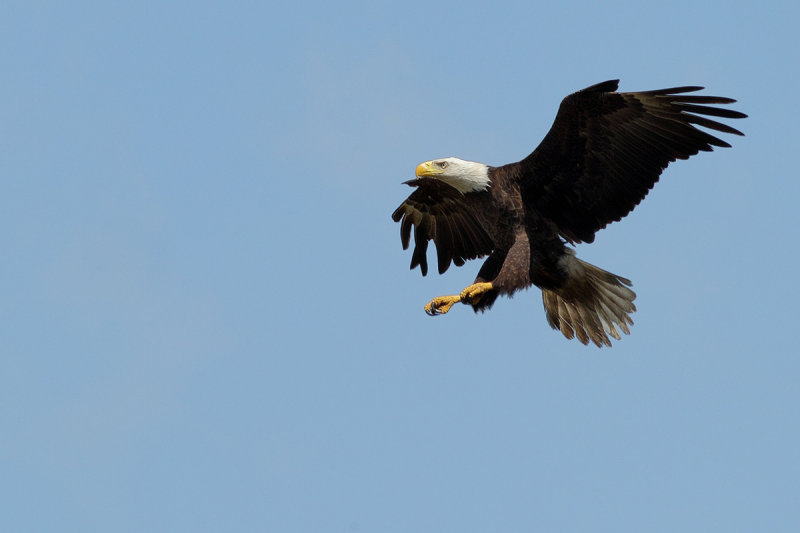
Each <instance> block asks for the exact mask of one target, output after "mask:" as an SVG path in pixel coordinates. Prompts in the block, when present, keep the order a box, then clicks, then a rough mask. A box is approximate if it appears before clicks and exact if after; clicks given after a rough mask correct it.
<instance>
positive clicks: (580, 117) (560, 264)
mask: <svg viewBox="0 0 800 533" xmlns="http://www.w3.org/2000/svg"><path fill="white" fill-rule="evenodd" d="M618 85H619V80H609V81H606V82H603V83H598V84H596V85H592V86H591V87H587V88H586V89H583V90H582V91H578V92H576V93H573V94H571V95H569V96H567V97H566V98H564V100H563V101H562V102H561V106H560V107H559V110H558V114H557V115H556V118H555V121H554V122H553V125H552V127H551V128H550V131H549V132H548V133H547V135H546V136H545V138H544V140H543V141H542V142H541V144H540V145H539V146H538V147H537V148H536V149H535V150H534V151H533V152H532V153H531V154H530V155H529V156H527V157H526V158H525V159H523V160H521V161H519V162H516V163H511V164H507V165H503V166H500V167H491V166H488V165H484V164H482V163H476V162H473V161H465V160H463V159H458V158H455V157H447V158H444V159H434V160H432V161H426V162H424V163H422V164H420V165H419V166H418V167H417V169H416V178H415V179H413V180H410V181H406V182H404V183H405V184H407V185H410V186H412V187H415V190H414V192H412V193H411V195H410V196H409V197H408V198H406V200H405V201H404V202H403V203H402V204H401V205H400V206H399V207H398V208H397V209H396V210H395V211H394V213H392V219H393V220H394V221H395V222H400V239H401V242H402V244H403V249H408V246H409V240H410V237H411V231H412V229H413V231H414V251H413V253H412V255H411V268H412V269H413V268H415V267H417V266H419V267H420V270H421V271H422V275H423V276H424V275H426V274H427V272H428V261H427V257H426V252H427V248H428V242H429V241H430V240H433V242H434V243H435V245H436V253H437V260H438V268H439V273H440V274H442V273H444V272H445V271H446V270H447V269H448V267H449V266H450V264H451V262H452V263H455V264H456V266H462V265H463V264H464V263H465V261H467V260H469V259H475V258H479V257H484V256H486V257H487V258H486V260H485V261H484V263H483V265H482V266H481V268H480V271H479V272H478V276H477V277H476V278H475V282H474V283H473V284H472V285H470V286H468V287H466V288H465V289H464V290H463V291H461V293H460V294H458V295H454V296H439V297H437V298H434V299H433V300H431V301H430V302H429V303H428V304H427V305H426V306H425V311H426V312H427V313H428V314H429V315H439V314H444V313H447V312H448V311H449V310H450V308H451V307H452V306H453V305H454V304H455V303H458V302H461V303H464V304H468V305H471V306H472V308H473V309H474V310H475V312H478V311H485V310H487V309H489V308H490V307H491V306H492V304H494V302H495V300H496V299H497V297H498V296H499V295H508V296H510V295H512V294H513V293H514V292H516V291H518V290H519V289H522V288H526V287H529V286H530V285H536V286H537V287H539V288H540V289H541V290H542V298H543V301H544V309H545V313H546V316H547V322H548V323H549V324H550V326H551V327H552V328H553V329H557V330H560V331H561V333H563V334H564V336H565V337H567V338H568V339H572V338H573V337H577V338H578V340H579V341H580V342H582V343H583V344H588V343H589V341H591V342H593V343H594V344H596V345H597V346H600V347H601V346H603V345H606V346H611V341H610V340H609V336H611V337H613V338H615V339H617V340H619V339H620V333H619V332H620V330H621V331H623V332H624V333H625V334H630V329H629V326H631V325H633V320H632V319H631V316H630V314H631V313H633V312H634V311H636V307H635V306H634V304H633V300H634V299H635V298H636V294H635V293H634V292H633V291H632V290H631V289H630V287H631V282H630V280H628V279H626V278H623V277H622V276H617V275H616V274H612V273H610V272H607V271H605V270H603V269H601V268H598V267H596V266H594V265H591V264H589V263H586V262H585V261H581V260H580V259H578V258H577V257H575V252H574V250H573V249H572V248H569V247H567V244H569V245H574V244H577V243H584V242H585V243H590V242H592V241H594V236H595V232H597V231H598V230H601V229H603V228H605V227H606V226H607V225H608V224H610V223H611V222H615V221H618V220H621V219H622V218H623V217H624V216H626V215H627V214H628V213H630V212H631V211H632V210H633V208H634V207H635V206H636V205H637V204H639V202H641V201H642V199H643V198H644V197H645V196H646V195H647V193H648V192H649V191H650V189H651V188H652V187H653V185H654V184H655V183H656V181H658V177H659V175H660V174H661V172H662V171H663V170H664V169H665V168H666V167H667V165H669V164H670V163H671V162H672V161H675V160H676V159H688V158H689V157H690V156H693V155H695V154H697V153H698V152H699V151H706V152H710V151H712V147H713V146H717V147H730V145H729V144H728V143H726V142H725V141H723V140H721V139H718V138H717V137H714V136H713V135H710V134H709V133H707V132H705V131H702V130H700V129H698V128H696V127H695V126H701V127H703V128H707V129H710V130H716V131H720V132H724V133H731V134H734V135H743V134H742V132H740V131H738V130H736V129H734V128H732V127H730V126H728V125H726V124H722V123H720V122H717V121H715V120H711V119H709V118H706V117H705V116H703V115H707V116H713V117H722V118H729V119H736V118H745V117H746V116H747V115H745V114H743V113H739V112H738V111H732V110H730V109H724V108H719V107H712V106H708V105H705V104H730V103H733V102H735V101H736V100H733V99H731V98H724V97H720V96H703V95H696V94H687V93H692V92H695V91H699V90H701V89H703V87H674V88H670V89H661V90H655V91H645V92H629V93H618V92H616V90H617V87H618Z"/></svg>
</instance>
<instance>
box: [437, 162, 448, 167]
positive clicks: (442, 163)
mask: <svg viewBox="0 0 800 533" xmlns="http://www.w3.org/2000/svg"><path fill="white" fill-rule="evenodd" d="M436 164H437V165H439V168H447V161H439V162H437V163H436Z"/></svg>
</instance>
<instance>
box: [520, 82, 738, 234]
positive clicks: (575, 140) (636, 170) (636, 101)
mask: <svg viewBox="0 0 800 533" xmlns="http://www.w3.org/2000/svg"><path fill="white" fill-rule="evenodd" d="M618 84H619V80H610V81H606V82H603V83H599V84H597V85H593V86H591V87H588V88H586V89H584V90H582V91H578V92H576V93H573V94H571V95H569V96H567V97H566V98H564V100H563V101H562V102H561V107H560V108H559V110H558V115H557V116H556V119H555V122H554V123H553V126H552V127H551V128H550V131H549V132H548V134H547V135H546V136H545V138H544V140H543V141H542V143H541V144H540V145H539V147H538V148H536V150H534V151H533V153H532V154H531V155H529V156H528V157H527V158H525V159H524V160H522V161H521V162H520V165H521V169H520V170H521V178H520V185H521V192H522V196H523V201H524V202H525V205H526V206H529V207H532V208H535V209H536V210H537V211H539V212H540V213H541V214H543V215H544V216H546V217H547V218H549V219H550V220H551V221H553V222H554V223H555V224H556V225H557V226H558V228H559V232H560V233H561V235H562V236H563V237H564V238H565V239H567V240H569V241H571V242H581V241H583V242H592V241H593V240H594V233H595V232H596V231H597V230H600V229H602V228H604V227H606V225H608V224H609V223H611V222H614V221H618V220H620V219H621V218H622V217H624V216H625V215H627V214H628V213H630V212H631V211H632V210H633V208H634V207H636V205H637V204H638V203H639V202H641V201H642V199H643V198H644V197H645V196H646V195H647V193H648V191H649V190H650V189H651V188H652V187H653V185H654V184H655V183H656V181H658V177H659V175H660V174H661V172H662V171H663V170H664V169H665V168H666V167H667V165H669V163H670V162H672V161H675V160H676V159H687V158H689V157H690V156H692V155H694V154H696V153H698V152H699V151H701V150H702V151H711V150H712V147H713V146H718V147H730V145H729V144H728V143H726V142H725V141H722V140H720V139H718V138H716V137H714V136H713V135H710V134H708V133H706V132H704V131H702V130H700V129H698V128H696V127H695V126H702V127H704V128H708V129H711V130H716V131H720V132H724V133H732V134H735V135H743V134H742V132H740V131H738V130H736V129H734V128H732V127H730V126H728V125H726V124H722V123H720V122H717V121H715V120H711V119H708V118H706V117H704V116H702V115H710V116H714V117H722V118H745V117H746V116H747V115H745V114H743V113H739V112H738V111H731V110H729V109H722V108H719V107H711V106H708V105H705V104H730V103H733V102H735V101H736V100H733V99H731V98H724V97H720V96H701V95H689V94H685V93H690V92H694V91H698V90H700V89H702V87H674V88H671V89H661V90H656V91H646V92H632V93H617V92H613V91H616V89H617V86H618Z"/></svg>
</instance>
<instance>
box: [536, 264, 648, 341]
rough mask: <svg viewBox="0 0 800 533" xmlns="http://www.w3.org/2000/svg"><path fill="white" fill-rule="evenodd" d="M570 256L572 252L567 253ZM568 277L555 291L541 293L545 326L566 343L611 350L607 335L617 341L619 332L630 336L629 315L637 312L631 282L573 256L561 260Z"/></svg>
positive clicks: (631, 321) (631, 322)
mask: <svg viewBox="0 0 800 533" xmlns="http://www.w3.org/2000/svg"><path fill="white" fill-rule="evenodd" d="M570 252H571V250H570ZM562 261H563V264H564V266H565V267H566V268H565V270H566V271H567V273H568V274H569V277H568V278H567V281H566V282H565V283H564V284H563V285H562V286H561V287H559V288H558V289H553V290H548V289H544V290H542V299H543V300H544V309H545V312H546V313H547V322H548V323H549V324H550V326H551V327H552V328H553V329H558V330H560V331H561V333H563V334H564V336H565V337H566V338H568V339H571V338H573V337H578V340H579V341H581V342H582V343H583V344H589V341H592V342H593V343H595V344H596V345H597V346H603V345H606V346H611V340H610V339H609V338H608V336H609V335H611V336H612V337H614V338H615V339H617V340H619V339H620V334H619V330H622V331H623V332H624V333H625V334H626V335H629V334H630V329H629V328H628V326H632V325H633V320H632V319H631V317H630V313H633V312H634V311H636V306H635V305H634V304H633V300H634V299H635V298H636V293H634V292H633V291H632V290H630V289H629V288H628V287H630V286H631V282H630V280H627V279H625V278H623V277H620V276H617V275H614V274H612V273H610V272H606V271H605V270H603V269H601V268H597V267H596V266H594V265H590V264H589V263H586V262H585V261H581V260H580V259H578V258H577V257H575V256H574V255H573V254H572V253H570V254H568V255H565V256H564V257H563V259H562Z"/></svg>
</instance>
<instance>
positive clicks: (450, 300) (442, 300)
mask: <svg viewBox="0 0 800 533" xmlns="http://www.w3.org/2000/svg"><path fill="white" fill-rule="evenodd" d="M460 301H461V297H460V296H437V297H436V298H434V299H433V300H431V301H430V302H428V303H427V304H426V305H425V312H426V313H428V315H430V316H436V315H443V314H445V313H446V312H448V311H449V310H450V308H451V307H453V304H455V303H458V302H460Z"/></svg>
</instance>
